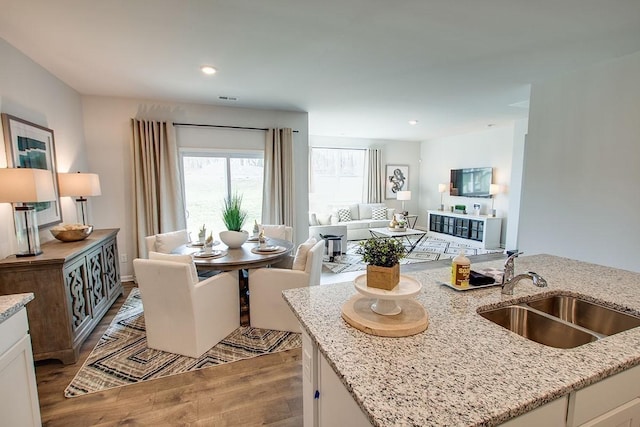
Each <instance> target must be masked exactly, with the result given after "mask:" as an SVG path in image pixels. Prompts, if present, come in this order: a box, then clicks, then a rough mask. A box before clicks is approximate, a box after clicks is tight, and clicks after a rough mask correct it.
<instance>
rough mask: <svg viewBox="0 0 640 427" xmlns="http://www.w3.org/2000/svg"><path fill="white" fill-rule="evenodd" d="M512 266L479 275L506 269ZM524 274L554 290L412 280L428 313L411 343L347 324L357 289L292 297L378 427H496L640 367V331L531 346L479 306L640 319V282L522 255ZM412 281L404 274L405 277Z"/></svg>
mask: <svg viewBox="0 0 640 427" xmlns="http://www.w3.org/2000/svg"><path fill="white" fill-rule="evenodd" d="M503 263H504V260H498V261H489V262H483V263H475V264H473V265H472V268H473V269H476V270H477V269H481V268H488V267H494V268H502V266H503ZM515 264H516V274H518V273H521V272H525V271H536V272H537V273H538V274H540V275H541V276H542V277H544V278H545V279H546V280H547V282H548V287H547V288H537V287H535V286H534V285H533V284H532V283H531V281H530V280H523V281H521V282H520V283H518V284H517V285H516V287H515V290H514V295H512V296H507V295H502V294H501V292H500V287H499V286H496V287H490V288H484V289H474V290H472V291H467V292H458V291H456V290H453V289H451V288H449V287H446V286H443V285H439V284H437V281H447V280H449V279H450V269H449V268H440V269H433V270H426V271H423V272H415V273H408V274H407V275H408V276H411V277H414V278H416V279H417V280H419V281H420V282H421V283H422V290H421V292H420V294H419V295H418V296H417V297H416V300H417V301H418V302H420V303H421V304H422V305H423V306H424V308H425V309H426V311H427V313H428V314H429V321H430V324H429V327H428V329H427V330H426V331H424V332H422V333H420V334H417V335H414V336H411V337H405V338H385V337H377V336H373V335H368V334H366V333H364V332H361V331H359V330H357V329H355V328H352V327H351V326H349V325H348V324H347V323H346V322H345V321H344V320H343V319H342V318H341V307H342V304H343V303H345V302H346V301H347V300H349V298H350V297H351V296H352V295H354V294H356V291H355V289H354V286H353V283H352V282H347V283H340V284H335V285H323V286H313V287H310V288H300V289H292V290H287V291H284V296H285V300H286V301H287V302H288V303H289V305H290V306H291V307H292V308H293V310H294V312H295V314H296V316H297V317H298V319H299V320H300V322H301V324H302V326H303V328H304V329H305V330H306V332H307V333H308V334H309V336H310V337H311V339H312V340H313V341H314V342H315V343H316V344H317V345H318V348H319V350H320V351H321V353H322V354H323V355H324V356H325V357H326V358H327V361H328V362H329V364H330V365H331V366H332V367H333V369H334V371H335V372H336V373H337V374H338V377H339V378H340V379H341V381H342V383H343V384H344V385H345V387H346V389H347V390H348V391H349V392H350V393H351V395H352V396H353V398H354V399H355V401H356V402H357V404H358V405H359V406H360V407H361V408H362V409H363V411H364V413H365V414H367V415H368V417H369V419H370V421H371V422H372V423H373V424H374V425H376V426H396V425H434V426H435V425H443V426H444V425H449V426H450V425H467V426H491V425H497V424H500V423H502V422H505V421H507V420H509V419H511V418H513V417H516V416H518V415H521V414H523V413H526V412H529V411H530V410H532V409H534V408H537V407H539V406H541V405H543V404H545V403H548V402H550V401H553V400H555V399H557V398H559V397H561V396H563V395H566V394H568V393H570V392H571V391H573V390H577V389H580V388H583V387H585V386H587V385H589V384H592V383H595V382H597V381H599V380H601V379H603V378H605V377H607V376H610V375H613V374H615V373H618V372H620V371H623V370H625V369H628V368H630V367H633V366H635V365H638V364H640V328H635V329H630V330H628V331H625V332H621V333H618V334H616V335H612V336H609V337H606V338H604V339H602V340H599V341H597V342H593V343H589V344H585V345H582V346H579V347H576V348H573V349H556V348H553V347H547V346H544V345H541V344H538V343H536V342H533V341H530V340H528V339H526V338H523V337H521V336H519V335H517V334H514V333H512V332H509V331H508V330H506V329H504V328H502V327H500V326H498V325H496V324H494V323H492V322H490V321H489V320H486V319H484V318H483V317H481V316H479V315H478V314H477V309H478V308H479V307H482V308H484V307H493V306H502V305H508V303H509V302H521V301H525V300H527V299H530V298H529V297H530V296H532V295H541V294H547V293H557V292H558V291H566V292H568V293H571V294H577V295H583V296H588V297H590V298H591V299H592V300H596V301H598V302H606V303H607V305H609V306H611V307H613V308H617V309H623V310H625V311H627V312H629V313H631V314H636V315H640V292H638V290H639V289H640V288H639V287H638V286H640V274H639V273H633V272H629V271H624V270H618V269H614V268H609V267H603V266H598V265H594V264H589V263H584V262H579V261H575V260H570V259H567V258H560V257H555V256H550V255H535V256H520V257H519V258H517V259H516V263H515ZM403 274H404V273H403Z"/></svg>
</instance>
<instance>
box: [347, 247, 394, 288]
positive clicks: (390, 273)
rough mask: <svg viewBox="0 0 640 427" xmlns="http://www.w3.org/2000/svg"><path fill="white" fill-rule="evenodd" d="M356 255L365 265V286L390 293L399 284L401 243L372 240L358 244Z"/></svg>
mask: <svg viewBox="0 0 640 427" xmlns="http://www.w3.org/2000/svg"><path fill="white" fill-rule="evenodd" d="M357 253H359V254H361V255H362V260H363V261H364V262H366V263H367V264H368V265H367V286H369V287H372V288H379V289H385V290H387V291H390V290H391V289H393V288H395V287H396V285H397V284H398V282H400V264H399V261H400V259H402V258H404V256H405V249H404V245H403V244H402V242H400V241H398V240H396V239H384V238H373V239H368V240H365V241H362V242H360V247H359V248H358V250H357Z"/></svg>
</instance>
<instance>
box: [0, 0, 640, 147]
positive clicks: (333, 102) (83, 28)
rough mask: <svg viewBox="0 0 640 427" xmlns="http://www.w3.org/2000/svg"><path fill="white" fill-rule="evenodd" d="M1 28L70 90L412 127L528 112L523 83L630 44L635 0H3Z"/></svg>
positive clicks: (467, 125) (329, 123) (330, 125)
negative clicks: (205, 70) (210, 70)
mask: <svg viewBox="0 0 640 427" xmlns="http://www.w3.org/2000/svg"><path fill="white" fill-rule="evenodd" d="M0 37H2V38H4V39H5V40H6V41H7V42H9V43H10V44H12V45H13V46H15V47H16V48H17V49H19V50H21V51H22V52H24V53H25V54H26V55H28V56H29V57H31V58H32V59H33V60H34V61H35V62H37V63H39V64H41V65H42V66H43V67H44V68H46V69H47V70H49V71H50V72H51V73H53V74H54V75H56V76H57V77H59V78H60V79H61V80H63V81H64V82H66V83H67V84H68V85H70V86H71V87H73V88H75V89H76V90H77V91H78V92H80V93H82V94H89V95H105V96H122V97H134V98H148V99H153V100H171V101H181V102H191V103H202V104H217V105H227V106H238V107H257V108H273V109H284V110H292V111H308V112H309V126H310V133H311V134H313V135H333V136H351V137H366V138H383V139H401V140H424V139H428V138H431V137H435V136H442V135H450V134H458V133H464V132H468V131H472V130H478V129H480V128H486V126H487V125H488V124H496V125H501V124H504V123H508V122H510V121H512V120H514V119H517V118H522V117H526V115H527V109H526V106H527V105H528V102H527V101H528V99H529V85H530V83H532V82H535V81H540V80H543V79H548V78H550V77H552V76H554V75H557V74H560V73H565V72H568V71H571V70H574V69H577V68H580V67H584V66H586V65H589V64H592V63H597V62H601V61H606V60H608V59H611V58H616V57H620V56H624V55H627V54H630V53H633V52H637V51H640V0H395V1H392V0H315V1H313V0H199V1H196V0H0ZM202 64H212V65H214V66H215V67H217V68H218V70H219V71H218V73H217V74H216V75H215V76H211V77H207V76H204V75H202V74H201V73H200V71H199V67H200V66H201V65H202ZM220 96H227V97H236V98H237V101H222V100H220V99H219V97H220ZM523 105H524V108H523ZM411 119H416V120H418V121H419V123H418V125H416V126H410V125H408V123H407V122H408V120H411Z"/></svg>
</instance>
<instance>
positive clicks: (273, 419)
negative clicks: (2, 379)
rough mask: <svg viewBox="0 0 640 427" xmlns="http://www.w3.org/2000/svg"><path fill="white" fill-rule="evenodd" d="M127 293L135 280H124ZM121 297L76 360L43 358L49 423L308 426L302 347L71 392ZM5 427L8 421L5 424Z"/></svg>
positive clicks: (41, 383)
mask: <svg viewBox="0 0 640 427" xmlns="http://www.w3.org/2000/svg"><path fill="white" fill-rule="evenodd" d="M124 286H125V292H124V295H125V296H126V295H128V294H129V291H130V290H131V287H132V283H125V284H124ZM124 300H125V298H124V297H120V298H119V299H118V300H117V301H116V303H115V304H114V305H113V307H112V308H111V310H109V312H108V313H107V314H106V316H105V317H104V319H103V320H102V322H101V323H100V325H99V326H98V327H96V329H95V330H94V331H93V332H92V334H91V336H90V337H89V338H88V339H87V341H85V343H84V345H83V347H82V352H81V355H80V359H79V360H78V362H77V363H76V364H74V365H67V366H65V365H63V364H62V363H59V362H56V361H45V362H38V363H37V364H36V380H37V383H38V395H39V398H40V411H41V416H42V424H43V425H44V426H65V427H73V426H78V427H80V426H81V427H86V426H113V425H153V426H161V425H171V426H261V425H267V426H301V425H302V364H301V350H300V349H295V350H289V351H284V352H280V353H274V354H269V355H265V356H260V357H255V358H252V359H247V360H241V361H238V362H234V363H228V364H225V365H220V366H215V367H211V368H205V369H200V370H198V371H195V372H189V373H185V374H180V375H173V376H170V377H167V378H161V379H157V380H152V381H144V382H142V383H140V384H135V385H130V386H126V387H119V388H115V389H112V390H106V391H102V392H99V393H93V394H88V395H85V396H79V397H74V398H71V399H68V398H65V397H64V394H63V393H64V389H65V388H66V387H67V385H68V384H69V383H70V382H71V380H72V379H73V377H74V376H75V374H76V372H77V371H78V369H80V367H81V366H82V363H83V362H84V361H85V360H86V358H87V357H88V356H89V353H91V350H92V349H93V347H94V346H95V345H96V343H97V342H98V340H99V339H100V337H101V336H102V334H103V333H104V331H105V330H106V329H107V327H108V326H109V324H110V323H111V320H112V319H113V316H115V314H116V313H117V312H118V309H119V308H120V306H121V305H122V303H123V302H124ZM0 424H2V423H1V422H0Z"/></svg>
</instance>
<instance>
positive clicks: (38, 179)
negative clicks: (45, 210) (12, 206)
mask: <svg viewBox="0 0 640 427" xmlns="http://www.w3.org/2000/svg"><path fill="white" fill-rule="evenodd" d="M51 200H56V192H55V190H54V188H53V179H52V176H51V171H48V170H46V169H30V168H2V169H0V202H5V203H35V202H48V201H51Z"/></svg>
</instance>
